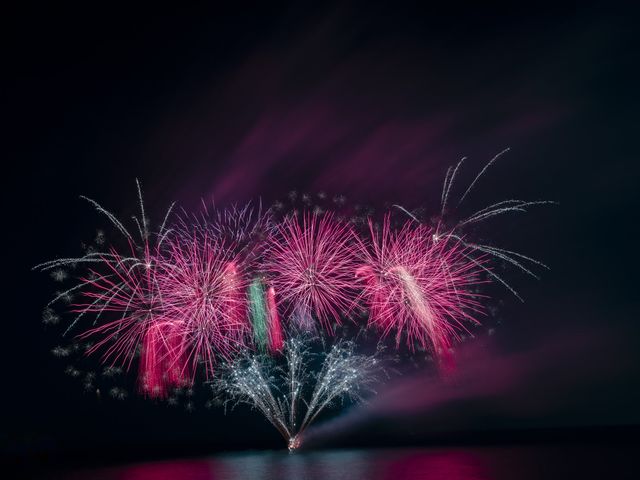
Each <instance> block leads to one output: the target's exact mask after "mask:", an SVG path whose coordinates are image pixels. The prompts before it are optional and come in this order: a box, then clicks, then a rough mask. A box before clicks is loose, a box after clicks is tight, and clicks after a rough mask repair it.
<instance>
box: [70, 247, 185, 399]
mask: <svg viewBox="0 0 640 480" xmlns="http://www.w3.org/2000/svg"><path fill="white" fill-rule="evenodd" d="M135 250H136V249H135V247H133V246H132V253H135V252H134V251H135ZM160 258H161V257H160V256H159V255H158V252H157V251H156V252H155V253H154V254H151V253H150V248H149V243H148V242H145V244H144V248H143V253H142V256H141V257H140V258H136V257H133V256H132V257H123V256H121V255H120V254H119V253H117V252H116V250H114V249H113V248H112V249H111V250H110V252H109V253H107V254H104V255H103V256H101V257H100V260H101V261H100V263H99V265H100V266H103V267H105V268H104V273H98V272H97V270H96V269H90V272H91V276H90V277H89V278H82V279H81V281H82V283H81V285H82V286H83V287H84V291H83V297H84V298H86V299H87V301H86V302H80V303H76V304H74V305H73V309H74V311H75V312H76V313H78V314H79V316H83V315H86V314H94V315H95V322H94V323H99V325H97V326H95V327H93V328H91V329H89V330H87V331H85V332H84V333H82V334H80V335H78V337H79V338H81V339H93V338H98V341H97V342H96V343H95V344H93V345H92V346H91V347H90V348H89V349H88V350H87V354H92V353H95V352H98V351H103V354H102V361H103V362H105V363H109V364H110V365H111V366H114V365H121V366H123V367H125V368H126V369H129V368H130V367H131V365H132V363H133V359H134V358H135V356H136V354H137V352H138V349H139V347H141V348H140V366H139V374H138V378H139V386H140V390H141V391H142V392H143V393H145V394H149V395H150V396H154V397H155V396H158V397H162V396H165V394H166V393H167V389H168V388H169V387H170V386H172V385H179V384H181V383H182V382H183V380H182V378H179V376H178V375H177V370H176V365H177V363H179V362H178V358H179V356H180V354H179V345H178V344H177V342H176V336H175V335H174V334H173V329H171V328H170V323H169V322H167V321H166V320H164V310H163V304H162V296H161V294H160V291H159V288H158V281H157V273H158V264H159V263H160V262H161V259H160Z"/></svg>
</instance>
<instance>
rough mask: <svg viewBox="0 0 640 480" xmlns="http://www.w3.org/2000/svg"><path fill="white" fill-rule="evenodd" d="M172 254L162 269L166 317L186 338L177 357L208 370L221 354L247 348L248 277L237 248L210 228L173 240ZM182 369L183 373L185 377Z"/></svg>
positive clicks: (188, 367) (193, 367) (160, 279)
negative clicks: (236, 251) (208, 232)
mask: <svg viewBox="0 0 640 480" xmlns="http://www.w3.org/2000/svg"><path fill="white" fill-rule="evenodd" d="M167 243H168V246H167V250H168V255H167V259H166V261H165V262H163V263H162V272H161V273H160V274H159V275H158V285H159V290H160V292H161V294H162V301H163V308H164V315H165V318H166V319H168V320H169V321H171V322H172V324H173V328H172V330H173V331H174V332H179V333H177V335H179V337H180V338H181V339H182V340H181V342H182V343H181V345H182V347H181V350H180V351H179V355H177V356H176V358H183V359H184V365H183V366H182V371H183V372H185V373H187V372H190V374H191V375H193V374H194V373H195V371H196V368H197V365H198V363H200V362H202V363H203V364H204V366H205V372H206V374H207V376H210V375H211V374H212V373H213V371H214V367H215V364H216V362H217V360H218V357H219V356H221V357H223V358H226V359H229V358H230V357H231V356H232V355H233V354H234V353H235V352H237V351H238V350H240V349H242V348H245V339H246V338H245V336H246V333H247V328H248V322H247V311H246V295H245V291H246V288H247V284H246V281H245V279H244V276H243V274H242V266H241V263H240V262H239V261H238V260H237V258H236V256H235V254H234V249H233V248H232V247H231V246H229V245H227V244H226V243H225V242H224V241H222V240H220V239H216V238H212V237H210V236H209V235H208V234H207V233H206V232H205V233H202V234H198V233H197V232H196V233H194V235H193V236H192V237H191V238H190V239H187V238H185V236H184V235H181V236H176V237H173V238H171V239H169V240H168V242H167ZM180 376H182V375H178V377H180Z"/></svg>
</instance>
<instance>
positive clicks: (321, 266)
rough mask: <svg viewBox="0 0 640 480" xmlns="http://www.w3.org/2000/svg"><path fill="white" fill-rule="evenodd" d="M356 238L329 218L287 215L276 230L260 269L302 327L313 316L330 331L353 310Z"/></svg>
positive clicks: (280, 302)
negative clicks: (332, 326) (299, 217)
mask: <svg viewBox="0 0 640 480" xmlns="http://www.w3.org/2000/svg"><path fill="white" fill-rule="evenodd" d="M354 238H355V235H354V233H353V231H352V229H351V227H350V226H349V225H347V224H346V223H344V222H341V221H338V220H336V219H334V217H333V215H331V214H325V215H323V216H320V215H316V214H304V215H302V218H301V220H300V219H298V218H296V217H295V216H289V217H287V218H285V219H284V220H283V221H282V222H281V223H280V224H279V225H278V226H277V227H276V231H275V233H274V235H272V236H271V238H270V241H269V246H268V249H267V253H266V260H265V264H264V266H263V267H264V270H265V272H266V273H267V274H268V276H269V277H270V284H271V285H272V286H273V287H274V289H275V292H276V294H277V295H278V297H279V298H278V303H279V304H280V305H285V306H286V308H287V310H288V313H290V314H293V318H294V319H295V320H296V321H298V322H300V323H301V324H302V325H304V326H310V322H311V321H312V318H314V317H315V319H317V320H319V321H320V323H321V324H322V325H323V326H324V327H325V328H327V329H329V330H330V329H331V323H332V321H335V322H336V323H340V322H341V317H342V315H344V314H345V313H347V312H348V311H349V310H350V309H351V307H352V306H353V302H354V299H355V297H356V293H355V288H354V282H353V271H354V266H355V263H354Z"/></svg>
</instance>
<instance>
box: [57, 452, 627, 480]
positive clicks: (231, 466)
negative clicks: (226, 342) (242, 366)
mask: <svg viewBox="0 0 640 480" xmlns="http://www.w3.org/2000/svg"><path fill="white" fill-rule="evenodd" d="M623 458H624V459H626V461H627V462H628V459H629V458H630V457H629V455H628V452H627V453H624V452H622V451H620V449H613V448H611V449H607V448H603V447H576V446H573V447H571V446H565V447H562V446H556V447H553V446H552V447H485V448H450V449H388V450H333V451H315V452H296V453H295V454H292V455H290V454H288V453H287V452H243V453H235V454H226V455H218V456H215V457H210V458H202V459H183V460H176V461H158V462H148V463H140V464H130V465H123V466H119V467H109V468H103V469H97V470H84V471H76V472H73V473H70V474H68V475H66V476H64V477H63V478H65V479H69V480H74V479H80V478H91V479H94V480H168V479H184V480H209V479H211V480H235V479H251V480H293V479H296V480H297V479H316V478H317V479H329V480H342V479H344V480H403V479H409V478H411V479H432V480H444V479H446V480H490V479H491V480H494V479H511V478H514V479H530V478H545V479H548V478H578V477H580V478H582V479H584V478H604V477H606V476H607V473H611V470H610V469H611V466H612V465H618V466H621V460H622V463H624V461H625V460H623ZM623 469H624V468H623ZM619 478H621V477H619Z"/></svg>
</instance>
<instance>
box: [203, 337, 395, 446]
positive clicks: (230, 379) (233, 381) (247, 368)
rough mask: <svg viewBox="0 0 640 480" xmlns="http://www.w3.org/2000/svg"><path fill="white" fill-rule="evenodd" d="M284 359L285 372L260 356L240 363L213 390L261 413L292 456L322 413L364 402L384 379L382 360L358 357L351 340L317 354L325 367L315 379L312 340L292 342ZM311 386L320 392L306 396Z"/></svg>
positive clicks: (287, 344)
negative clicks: (344, 403)
mask: <svg viewBox="0 0 640 480" xmlns="http://www.w3.org/2000/svg"><path fill="white" fill-rule="evenodd" d="M283 353H284V362H285V364H284V366H280V365H278V364H277V363H276V362H275V361H274V359H273V358H272V357H269V356H267V355H264V354H260V353H257V354H249V355H246V356H245V357H243V358H239V359H237V360H236V361H234V362H232V363H229V364H227V365H226V367H225V369H224V370H223V371H222V372H221V373H220V374H219V375H218V376H217V377H216V378H215V380H214V381H213V382H212V387H213V390H214V394H215V395H222V397H223V398H224V401H225V404H226V405H229V404H230V405H231V406H235V405H237V404H240V403H243V404H247V405H249V406H251V407H253V408H255V409H256V410H258V411H259V412H260V413H261V414H262V415H264V417H265V418H266V419H267V420H268V421H269V422H270V423H271V424H272V425H273V426H274V427H275V428H276V429H277V430H278V431H279V432H280V434H281V435H282V436H283V438H284V439H285V440H286V441H287V444H288V447H289V450H294V449H296V448H298V447H299V446H300V444H301V440H302V434H303V433H304V431H305V430H306V429H307V427H308V426H309V425H310V424H311V423H312V422H313V421H314V420H315V419H316V418H317V416H318V415H319V414H320V412H322V411H323V410H324V409H326V408H327V407H329V406H330V405H332V404H334V403H335V402H337V401H339V400H340V399H344V398H349V399H351V400H352V401H361V400H363V398H364V395H366V393H367V392H372V391H373V390H372V389H373V386H374V385H375V383H376V382H377V381H378V380H379V379H380V378H381V375H382V374H383V373H384V368H383V367H382V365H381V363H380V362H379V361H378V359H377V358H376V355H362V354H357V353H355V344H354V343H353V342H351V341H346V340H338V341H337V342H336V343H335V344H334V345H333V346H331V348H330V349H329V351H328V352H326V353H324V352H323V353H320V354H317V355H320V356H321V357H322V366H321V368H320V370H319V371H316V372H315V373H314V372H312V371H310V368H309V367H310V359H311V357H312V355H314V354H312V353H311V348H310V340H309V339H308V338H305V337H294V338H290V339H288V340H287V341H286V342H285V343H284V351H283ZM311 383H315V386H314V387H313V389H312V390H311V391H310V393H309V394H308V396H305V387H308V386H309V385H310V384H311ZM306 397H308V398H306ZM301 407H303V408H302V409H301ZM301 410H302V411H301Z"/></svg>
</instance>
